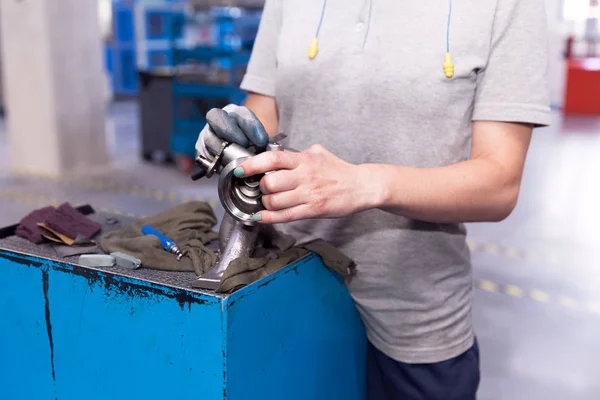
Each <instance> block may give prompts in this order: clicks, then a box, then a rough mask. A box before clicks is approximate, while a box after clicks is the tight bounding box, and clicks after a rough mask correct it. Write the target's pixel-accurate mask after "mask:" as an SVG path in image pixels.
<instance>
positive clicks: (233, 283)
mask: <svg viewBox="0 0 600 400" xmlns="http://www.w3.org/2000/svg"><path fill="white" fill-rule="evenodd" d="M310 253H315V254H317V255H318V256H319V257H321V259H322V260H323V264H325V266H327V267H328V268H329V269H331V270H332V271H334V272H337V273H338V274H339V275H341V276H342V277H344V278H346V277H348V276H351V275H352V274H353V273H354V271H355V267H356V265H355V264H354V261H352V259H350V258H349V257H348V256H346V255H345V254H344V253H342V252H341V251H339V250H338V249H336V248H335V247H333V246H332V245H330V244H329V243H327V242H325V241H324V240H316V241H313V242H309V243H306V244H303V245H299V246H296V247H293V248H291V249H289V250H286V251H284V252H283V253H281V254H279V255H278V256H277V258H275V259H272V258H249V257H243V258H238V259H236V260H233V261H232V262H231V263H229V266H228V267H227V269H226V270H225V273H224V274H223V277H222V278H221V286H220V287H219V288H218V289H217V292H219V293H231V292H235V291H236V290H238V289H240V288H242V287H244V286H246V285H249V284H251V283H252V282H255V281H257V280H259V279H261V278H264V277H265V276H268V275H271V274H273V273H275V272H277V271H279V270H280V269H282V268H283V267H285V266H287V265H289V264H291V263H293V262H295V261H298V260H300V259H301V258H302V257H305V256H307V255H308V254H310Z"/></svg>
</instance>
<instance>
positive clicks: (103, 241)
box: [98, 201, 218, 275]
mask: <svg viewBox="0 0 600 400" xmlns="http://www.w3.org/2000/svg"><path fill="white" fill-rule="evenodd" d="M216 224H217V217H216V216H215V214H214V212H213V210H212V208H211V207H210V205H209V204H208V203H205V202H200V201H192V202H187V203H182V204H178V205H176V206H174V207H171V208H169V209H167V210H165V211H163V212H161V213H159V214H157V215H154V216H152V217H148V218H142V219H140V220H138V221H136V222H133V223H131V224H129V225H127V226H126V227H125V228H124V229H121V230H117V231H113V232H109V233H107V234H104V235H102V236H101V237H100V239H99V240H98V244H99V245H100V247H101V248H102V250H104V251H105V252H106V253H115V252H121V253H125V254H128V255H130V256H132V257H135V258H138V259H140V260H141V261H142V266H143V267H145V268H150V269H158V270H169V271H190V272H195V273H196V275H202V274H203V273H204V272H206V271H207V270H208V269H210V268H211V267H212V266H213V265H215V263H216V261H217V255H216V253H215V252H214V251H213V250H212V249H210V248H208V247H207V245H209V243H210V242H212V241H216V240H217V238H218V234H217V233H216V232H214V231H213V228H214V226H215V225H216ZM144 225H151V226H153V227H154V228H156V229H157V230H159V231H160V232H161V233H162V234H164V235H165V236H167V237H169V238H170V239H172V240H173V241H175V243H176V244H177V246H178V247H179V249H180V250H181V252H182V253H183V257H182V259H181V260H180V261H177V257H176V256H175V255H174V254H172V253H169V252H168V251H166V250H165V249H164V248H163V247H162V245H161V243H160V240H159V239H158V238H157V237H156V236H154V235H144V234H142V231H141V229H142V226H144Z"/></svg>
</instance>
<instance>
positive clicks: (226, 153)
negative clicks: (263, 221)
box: [192, 134, 285, 290]
mask: <svg viewBox="0 0 600 400" xmlns="http://www.w3.org/2000/svg"><path fill="white" fill-rule="evenodd" d="M284 138H285V135H284V134H279V135H277V136H275V137H274V138H272V139H271V143H269V145H268V146H267V148H266V151H282V150H283V146H282V145H281V144H280V143H278V141H279V140H283V139H284ZM206 146H207V149H208V151H209V153H210V154H211V155H212V158H211V159H207V158H205V157H202V156H200V155H198V157H196V164H197V166H198V170H197V171H196V172H195V173H194V174H193V175H192V179H193V180H198V179H200V178H202V177H211V176H212V175H213V174H215V173H216V174H219V184H218V194H219V200H220V201H221V204H222V205H223V208H224V209H225V211H226V213H225V216H224V217H223V220H222V222H221V227H220V229H219V240H220V249H219V261H218V262H217V265H216V266H215V267H213V268H212V269H211V270H209V271H208V272H206V273H205V274H204V275H202V276H201V277H199V278H198V279H197V280H196V281H194V282H193V283H192V287H195V288H201V289H211V290H214V289H216V288H218V287H219V285H220V283H221V277H222V276H223V273H224V272H225V270H226V269H227V267H228V266H229V263H230V262H231V261H233V260H235V259H237V258H240V257H251V256H252V253H253V251H254V246H255V244H256V239H257V237H258V233H259V229H260V226H259V225H258V223H257V222H256V221H254V220H253V219H252V216H253V215H254V214H256V213H257V212H259V211H261V210H263V209H264V206H263V204H262V202H261V198H262V193H261V191H260V189H259V184H260V180H261V178H262V177H263V175H257V176H251V177H245V178H238V177H236V176H235V175H234V173H233V171H234V170H235V169H236V168H237V167H239V166H240V165H241V164H242V163H243V162H244V161H245V160H247V159H248V158H250V157H252V156H254V155H256V154H257V153H256V152H257V151H260V150H259V149H256V148H253V147H252V148H248V149H245V148H243V147H241V146H239V145H238V144H236V143H228V142H226V141H223V140H221V139H218V138H211V140H209V141H208V142H207V143H206Z"/></svg>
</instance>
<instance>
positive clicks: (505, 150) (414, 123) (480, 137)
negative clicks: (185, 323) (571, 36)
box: [197, 0, 551, 400]
mask: <svg viewBox="0 0 600 400" xmlns="http://www.w3.org/2000/svg"><path fill="white" fill-rule="evenodd" d="M545 18H546V12H545V6H544V0H485V1H481V0H460V1H457V0H454V4H452V0H446V1H445V2H444V1H436V2H431V1H400V0H344V1H329V2H328V1H326V0H285V1H284V0H266V2H265V6H264V10H263V15H262V20H261V23H260V26H259V29H258V34H257V37H256V41H255V44H254V48H253V51H252V55H251V58H250V62H249V65H248V67H247V71H246V75H245V77H244V79H243V81H242V84H241V87H242V89H244V90H246V91H248V96H247V99H246V101H245V104H244V106H236V105H230V106H228V107H226V108H225V109H215V110H211V111H210V112H209V114H208V122H209V124H208V125H207V126H206V127H205V128H204V130H203V131H202V132H201V134H200V136H199V140H198V143H197V147H198V148H200V149H202V148H204V149H205V147H203V146H204V141H205V140H206V138H207V137H209V136H210V135H217V136H219V137H221V138H227V139H228V140H234V141H236V142H238V143H239V144H241V145H244V146H247V145H249V144H256V145H257V146H258V147H261V146H264V145H265V144H266V142H267V140H268V138H267V134H268V135H270V136H273V135H275V134H277V133H285V134H287V135H288V137H289V143H287V145H288V146H290V147H291V148H294V149H297V150H299V151H300V152H263V153H261V154H259V155H257V156H255V157H253V158H251V159H249V160H247V161H245V162H244V163H243V164H241V166H240V168H238V169H237V170H235V172H234V173H235V174H236V176H239V177H243V176H251V175H255V174H261V173H264V172H267V171H276V172H274V173H271V174H268V175H266V176H264V177H263V178H262V180H261V182H260V188H261V190H262V192H263V193H264V196H263V198H262V200H263V204H264V206H265V208H266V209H265V210H264V211H261V212H259V213H257V214H255V215H254V216H253V218H254V219H255V221H258V222H260V223H262V224H277V227H278V228H279V229H281V230H283V231H284V232H286V233H289V234H291V235H293V236H295V237H296V238H297V239H298V240H299V241H301V242H302V241H308V240H312V239H316V238H322V239H325V240H327V241H329V242H330V243H331V244H333V245H335V246H336V247H338V248H339V249H340V250H342V251H343V252H345V253H346V254H347V255H349V256H350V257H352V258H353V259H354V260H355V261H356V263H357V271H356V274H355V276H354V277H353V278H352V280H350V281H349V283H348V288H349V290H350V293H351V295H352V297H353V299H354V300H355V302H356V305H357V307H358V310H359V311H360V313H361V316H362V319H363V321H364V323H365V326H366V330H367V336H368V341H369V343H368V357H367V358H368V360H367V362H368V366H367V371H368V373H367V375H368V376H367V386H368V398H369V399H370V400H380V399H381V400H383V399H389V400H392V399H426V400H458V399H461V400H465V399H475V396H476V392H477V389H478V386H479V382H480V369H479V349H478V344H477V340H476V334H475V332H474V329H473V326H472V322H471V319H472V310H471V303H472V297H473V291H472V286H473V285H472V267H471V261H470V252H469V248H468V246H467V243H466V230H465V226H464V225H463V224H464V223H469V222H480V221H501V220H503V219H505V218H506V217H507V216H508V215H509V214H511V212H512V210H513V209H514V207H515V205H516V203H517V198H518V194H519V189H520V186H521V177H522V173H523V167H524V163H525V159H526V154H527V152H528V147H529V144H530V140H531V137H532V131H533V129H534V128H536V127H539V126H546V125H548V124H549V123H550V117H551V114H550V110H549V105H548V90H547V86H548V85H547V77H546V69H547V31H546V20H545Z"/></svg>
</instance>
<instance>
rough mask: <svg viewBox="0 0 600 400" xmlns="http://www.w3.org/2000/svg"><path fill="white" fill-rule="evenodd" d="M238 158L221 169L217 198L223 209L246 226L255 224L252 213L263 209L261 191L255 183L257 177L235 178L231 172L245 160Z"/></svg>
mask: <svg viewBox="0 0 600 400" xmlns="http://www.w3.org/2000/svg"><path fill="white" fill-rule="evenodd" d="M246 159H247V157H245V158H238V159H237V160H235V161H232V162H230V163H229V164H227V166H226V167H225V168H223V170H222V171H221V175H220V177H219V186H218V193H219V200H221V204H222V205H223V208H225V211H227V213H229V214H230V215H231V216H232V217H233V218H234V219H235V220H237V221H239V222H240V223H242V224H244V225H248V226H252V225H256V221H254V220H252V215H254V214H256V213H257V212H259V211H261V210H263V209H264V207H263V205H262V202H261V197H262V193H261V191H260V189H259V187H258V184H257V179H258V178H257V177H251V178H237V177H236V176H235V175H234V174H233V172H234V171H235V169H236V168H237V167H239V166H240V165H241V164H242V163H243V162H244V161H245V160H246Z"/></svg>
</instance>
